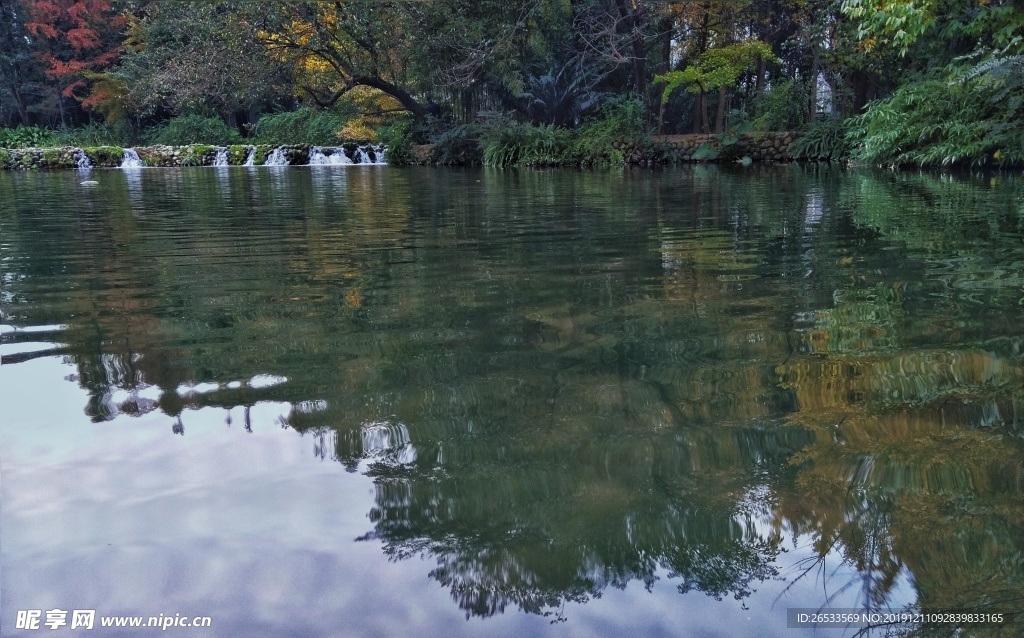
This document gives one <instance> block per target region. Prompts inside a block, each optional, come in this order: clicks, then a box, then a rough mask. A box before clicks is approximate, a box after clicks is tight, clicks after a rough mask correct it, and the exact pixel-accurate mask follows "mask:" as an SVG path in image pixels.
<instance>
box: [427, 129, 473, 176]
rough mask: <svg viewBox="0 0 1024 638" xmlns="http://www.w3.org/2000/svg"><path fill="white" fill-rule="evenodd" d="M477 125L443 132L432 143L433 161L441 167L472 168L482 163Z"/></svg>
mask: <svg viewBox="0 0 1024 638" xmlns="http://www.w3.org/2000/svg"><path fill="white" fill-rule="evenodd" d="M482 136H483V129H482V127H481V126H480V125H479V124H462V125H461V126H456V127H455V128H453V129H450V130H448V131H445V132H444V133H441V134H440V135H438V136H437V138H436V140H435V141H434V151H433V160H434V162H435V163H437V164H440V165H442V166H456V165H457V166H473V165H478V164H480V163H481V162H482V161H483V148H482V147H481V145H480V139H481V137H482Z"/></svg>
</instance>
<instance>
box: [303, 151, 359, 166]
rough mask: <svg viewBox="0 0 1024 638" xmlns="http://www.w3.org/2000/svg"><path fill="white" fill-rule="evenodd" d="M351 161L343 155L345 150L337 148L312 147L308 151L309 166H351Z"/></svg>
mask: <svg viewBox="0 0 1024 638" xmlns="http://www.w3.org/2000/svg"><path fill="white" fill-rule="evenodd" d="M351 163H352V160H350V159H349V158H348V155H345V149H343V148H338V147H331V148H326V149H324V148H321V147H319V146H314V147H313V148H311V149H309V165H310V166H344V165H346V164H351Z"/></svg>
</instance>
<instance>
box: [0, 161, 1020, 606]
mask: <svg viewBox="0 0 1024 638" xmlns="http://www.w3.org/2000/svg"><path fill="white" fill-rule="evenodd" d="M385 174H386V175H388V177H386V178H385V177H383V176H384V175H385ZM157 175H164V174H162V173H145V174H143V176H142V177H141V178H140V182H139V184H137V185H136V188H135V190H131V189H128V190H125V189H124V188H121V187H119V186H118V185H117V183H116V180H115V179H113V178H112V180H111V181H110V183H108V184H106V185H103V186H101V188H100V189H99V190H98V191H97V192H96V194H97V195H98V196H99V197H97V198H95V199H89V198H88V197H86V198H85V199H83V200H82V201H81V203H80V204H79V209H80V213H79V214H78V216H77V218H76V224H73V225H69V224H68V223H66V219H63V218H58V217H53V218H51V217H49V216H47V215H42V216H41V217H38V216H36V215H35V212H34V211H35V209H36V208H39V207H40V206H41V204H40V203H39V202H33V200H32V197H34V196H35V195H33V193H36V192H37V191H34V190H33V189H32V188H27V187H26V188H22V189H21V192H22V193H23V199H22V200H19V203H18V204H17V205H14V204H12V203H11V201H12V200H3V199H0V215H2V216H0V224H2V225H3V228H2V231H3V236H4V237H5V238H7V237H10V238H12V239H11V240H10V241H11V243H10V244H8V245H9V246H13V248H11V249H6V250H15V251H20V252H18V253H16V254H11V253H9V252H8V253H7V254H5V257H6V256H11V257H12V258H11V259H9V260H8V261H6V262H4V264H5V265H4V268H15V269H17V268H23V269H24V270H23V271H18V272H16V273H15V274H16V275H18V276H17V277H13V278H11V277H7V278H5V279H4V280H3V282H4V283H3V286H4V290H3V292H4V294H5V295H6V297H5V298H8V297H9V298H10V299H12V300H13V301H9V302H5V303H4V308H3V311H4V313H5V316H7V315H9V316H10V321H11V322H13V323H20V324H25V325H40V324H46V323H50V324H59V323H64V324H67V326H66V328H65V329H64V330H62V331H61V333H60V335H59V336H53V337H52V338H53V339H54V340H60V341H61V342H62V343H64V344H66V345H65V346H63V348H62V349H61V350H60V351H59V352H60V353H61V354H64V355H66V356H68V357H69V358H70V359H71V360H72V361H74V363H75V365H76V366H77V368H78V382H79V383H81V384H82V385H83V386H84V387H85V388H87V389H88V390H89V392H90V397H91V398H90V402H89V406H87V413H88V414H89V415H90V416H91V417H93V418H94V419H95V420H104V419H108V418H111V416H112V415H113V414H114V413H115V412H120V413H129V414H132V413H135V414H138V413H144V412H146V411H157V410H159V411H161V412H163V413H165V414H167V415H171V416H173V417H175V418H176V419H177V417H180V416H181V415H182V413H183V412H184V411H187V410H190V409H196V408H202V407H206V406H217V407H223V408H231V407H234V406H243V407H244V413H246V414H248V407H249V406H253V405H255V404H257V403H259V402H261V401H268V400H273V401H280V402H287V403H289V404H291V406H292V408H291V409H292V411H291V414H290V415H289V416H288V419H287V423H288V425H289V426H290V427H293V428H294V429H295V430H296V431H298V432H299V433H307V432H308V433H309V434H310V438H312V439H313V442H312V445H313V446H314V449H315V452H316V454H317V456H318V457H319V458H332V459H336V460H338V461H339V462H341V463H342V464H344V465H345V466H346V468H348V469H350V470H352V471H356V470H359V469H363V470H365V471H366V472H367V474H369V475H370V476H371V477H372V478H373V480H374V482H375V486H376V501H375V505H374V508H373V510H372V512H371V519H372V521H373V531H372V532H371V533H370V534H369V535H368V537H374V538H379V539H380V540H381V541H382V542H383V543H384V546H385V549H386V551H387V552H388V553H389V554H390V555H391V556H393V557H395V558H404V557H407V556H412V555H423V554H426V555H429V556H431V557H432V558H433V559H434V560H435V561H436V565H435V567H434V569H433V571H432V572H431V575H432V577H433V578H435V579H436V580H437V581H438V582H441V583H443V584H444V585H445V586H446V587H448V588H449V589H450V591H451V592H452V595H453V597H454V598H455V599H456V600H457V602H458V604H459V605H460V607H461V608H462V609H464V610H465V611H466V613H467V614H470V615H482V616H487V615H492V614H495V613H499V612H501V611H502V610H504V609H506V608H509V607H512V608H521V609H524V610H528V611H531V612H537V613H554V614H556V618H561V617H562V616H558V615H557V614H559V613H560V612H559V611H558V610H559V609H560V608H561V606H562V605H563V604H564V603H565V602H566V601H573V600H588V599H590V598H594V597H597V596H599V595H601V592H602V591H604V590H605V589H606V588H608V587H624V586H626V584H627V583H629V582H631V581H634V580H635V581H638V582H642V583H644V584H645V585H647V586H654V582H655V580H656V579H657V578H658V576H659V575H663V576H664V575H668V577H669V578H670V579H671V580H672V583H673V585H674V586H676V587H678V588H679V590H680V591H682V592H688V591H703V592H706V593H707V594H709V595H712V596H716V597H724V596H735V597H738V598H744V597H746V596H749V595H751V593H752V592H753V591H754V590H755V589H756V588H757V586H758V583H759V582H760V581H762V580H764V579H766V578H773V577H776V576H777V575H778V574H777V573H776V569H777V560H776V559H777V557H778V554H779V552H781V551H782V549H781V548H782V538H783V536H784V535H786V534H790V533H795V534H798V535H808V536H810V537H811V538H813V539H814V543H815V547H816V549H817V550H818V552H819V554H820V556H821V557H825V556H829V557H831V556H833V555H835V554H830V553H829V552H830V550H834V551H835V552H838V553H839V554H840V555H841V556H843V557H844V558H845V559H846V560H847V561H848V563H849V564H850V565H852V566H853V567H855V568H856V569H857V570H858V573H859V574H860V577H861V579H860V580H858V581H856V582H853V583H849V584H847V583H840V584H839V586H840V587H843V586H849V587H858V588H859V590H860V591H861V592H862V594H863V600H864V602H865V604H867V605H869V606H884V605H885V604H887V603H888V602H890V601H891V600H892V598H893V595H894V591H895V587H896V585H897V584H898V583H899V582H901V581H903V582H906V581H907V580H908V579H910V580H912V582H913V586H914V587H915V588H916V590H917V595H918V604H919V605H920V606H922V607H924V608H929V609H943V608H967V609H982V608H986V607H998V606H999V605H1001V604H1004V603H1006V602H1007V601H1013V600H1020V598H1021V587H1020V575H1021V574H1022V573H1024V565H1021V559H1020V556H1021V549H1022V548H1021V547H1020V540H1019V539H1020V538H1024V514H1022V512H1024V503H1022V500H1021V493H1022V491H1024V490H1022V485H1024V483H1022V470H1021V465H1020V459H1021V458H1022V450H1021V447H1020V444H1019V441H1018V438H1019V433H1020V425H1019V424H1020V417H1019V416H1018V415H1019V410H1020V409H1021V407H1020V406H1021V405H1022V403H1021V401H1022V395H1021V390H1022V387H1024V368H1022V364H1021V358H1020V353H1021V351H1022V347H1024V346H1022V344H1024V341H1022V336H1021V335H1020V334H1019V330H1018V328H1017V326H1018V322H1017V321H1016V319H1015V318H1016V317H1017V316H1018V315H1019V305H1018V301H1019V297H1020V290H1019V285H1018V284H1019V282H1018V281H1017V279H1016V276H1017V275H1015V274H1014V272H1015V271H1014V269H1013V268H1012V267H1011V266H1013V264H1019V263H1024V254H1022V253H1024V249H1022V248H1021V242H1020V230H1019V224H1018V223H1017V222H1014V223H1010V222H1011V221H1012V219H1011V217H1010V216H1009V213H1008V212H1006V210H1003V208H999V209H998V210H999V211H1000V212H999V215H1000V220H1002V221H1001V222H1000V223H1001V224H1002V225H1000V224H995V225H992V224H988V225H985V226H984V228H981V229H980V230H978V231H977V234H976V235H972V232H974V231H973V230H972V228H973V226H971V225H968V224H963V223H959V222H958V221H957V218H956V216H955V215H953V214H952V211H953V210H955V209H957V208H959V207H973V208H977V209H982V210H988V209H990V208H992V207H993V206H994V207H1001V206H1004V204H1005V202H1004V200H1005V199H1006V198H1008V197H1009V199H1010V200H1012V199H1013V197H1012V196H1013V195H1014V193H1015V192H1016V191H1014V190H1013V189H1010V190H1002V189H1007V188H1009V187H1007V186H1005V185H1004V186H1000V187H999V188H996V189H994V190H986V189H985V188H984V187H983V185H982V186H979V185H977V184H972V183H971V182H957V181H951V180H938V181H936V180H934V179H933V178H929V177H921V178H913V179H912V180H911V182H912V184H911V186H912V187H913V189H912V190H911V195H901V194H900V193H901V192H902V191H901V189H902V188H903V186H904V184H900V183H897V184H893V183H891V181H887V180H893V179H897V178H890V177H886V176H878V175H862V174H848V175H841V174H838V173H834V172H828V171H821V170H819V169H806V170H804V169H799V168H788V169H780V170H778V171H775V170H754V169H752V170H751V171H750V172H746V173H741V174H737V173H733V172H730V171H728V170H718V169H699V170H693V171H681V172H679V173H664V174H656V175H648V174H644V175H643V176H642V177H641V176H638V175H636V174H633V173H630V172H625V173H623V174H621V175H615V176H613V177H611V178H610V177H609V175H608V174H603V173H601V174H599V173H579V174H577V173H569V172H530V171H522V172H504V173H496V172H487V171H479V172H477V171H472V172H470V171H458V170H452V171H446V172H428V171H418V170H416V169H413V170H410V171H402V172H396V173H384V172H376V171H372V172H371V171H352V172H327V171H323V172H317V171H314V170H310V171H300V170H296V171H288V172H275V173H266V174H263V173H241V172H220V171H218V172H212V171H206V172H202V171H195V172H188V171H183V172H182V173H180V174H179V173H173V174H172V173H168V174H166V175H167V176H166V177H157ZM174 175H188V178H187V179H182V180H180V181H177V180H176V179H175V178H174ZM0 179H11V178H9V177H5V176H0ZM478 180H480V181H478ZM73 188H74V185H73V184H71V185H69V190H68V192H66V193H63V194H62V193H61V192H59V189H57V190H58V192H56V193H53V192H49V191H47V190H45V189H43V190H39V191H38V193H39V196H40V197H43V196H47V197H51V198H55V199H60V198H62V197H63V198H75V197H78V196H79V193H78V192H77V191H74V190H73ZM104 188H106V189H108V190H106V191H104V190H102V189H104ZM140 188H141V190H139V189H140ZM119 189H120V190H119ZM136 191H137V192H136ZM878 201H882V202H883V203H884V205H882V206H877V205H876V202H878ZM152 202H155V203H157V205H153V203H152ZM936 202H938V203H936ZM989 204H991V206H990V205H989ZM933 205H934V206H933ZM1011 208H1012V207H1011ZM933 209H934V210H933ZM1007 210H1009V209H1007ZM936 211H938V212H936ZM939 213H941V214H939ZM36 229H39V230H40V231H45V232H46V234H45V235H43V234H42V232H36ZM44 237H45V239H44ZM979 237H980V238H982V239H984V243H982V244H979V243H978V242H977V241H976V240H977V239H978V238H979ZM950 255H953V257H950ZM12 264H13V265H12ZM985 273H988V274H985ZM19 277H20V278H19ZM51 289H53V290H60V291H66V292H62V294H64V295H65V297H63V298H61V299H58V300H56V301H54V299H53V297H52V296H47V295H48V293H47V291H48V290H51ZM68 317H71V318H70V319H69V318H68ZM6 338H8V337H5V339H6ZM12 338H21V337H19V336H17V335H16V336H15V337H12ZM51 354H52V353H51ZM26 356H33V355H26ZM40 356H42V355H40ZM8 361H9V360H8V359H5V361H4V363H5V364H6V363H8ZM259 375H275V376H276V377H278V378H280V379H287V382H286V383H280V384H275V385H270V386H268V385H265V384H262V385H261V384H258V383H253V382H252V381H253V380H254V379H256V378H257V377H259ZM199 386H205V387H204V388H203V389H202V391H198V390H197V391H194V392H193V391H189V392H184V391H183V392H181V393H179V392H178V390H179V389H180V388H185V389H189V388H192V389H195V388H197V387H199ZM153 388H157V389H159V390H160V392H159V393H152V392H150V390H152V389H153ZM185 417H186V418H184V419H182V422H183V423H184V426H185V428H186V430H188V429H189V424H188V418H187V415H185ZM176 419H175V424H177V423H178V421H177V420H176ZM243 420H245V421H246V425H249V423H248V420H247V419H244V417H243ZM1015 437H1018V438H1015ZM817 566H818V564H812V565H809V567H810V568H811V569H812V570H813V569H814V568H815V567H817ZM782 576H788V575H782ZM808 577H811V576H810V575H809V576H808Z"/></svg>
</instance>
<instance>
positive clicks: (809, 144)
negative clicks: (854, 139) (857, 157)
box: [789, 117, 851, 161]
mask: <svg viewBox="0 0 1024 638" xmlns="http://www.w3.org/2000/svg"><path fill="white" fill-rule="evenodd" d="M849 126H850V120H848V119H846V120H844V119H842V118H838V117H833V118H828V119H826V120H823V121H821V122H817V123H815V124H814V125H813V126H811V127H810V128H809V129H807V131H806V132H805V133H804V134H803V135H802V136H800V137H798V138H797V139H795V140H793V143H792V144H790V145H789V155H790V156H791V157H793V158H794V159H808V160H831V161H842V160H845V159H848V158H849V156H850V151H851V148H850V140H849V138H848V136H847V131H848V129H849Z"/></svg>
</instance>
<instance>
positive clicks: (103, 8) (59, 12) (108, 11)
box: [25, 0, 125, 123]
mask: <svg viewBox="0 0 1024 638" xmlns="http://www.w3.org/2000/svg"><path fill="white" fill-rule="evenodd" d="M25 4H26V5H27V8H28V20H27V22H26V24H25V28H26V30H27V31H28V32H29V34H30V35H32V36H33V38H35V41H36V45H37V55H38V56H39V59H40V60H41V61H42V63H43V67H44V70H45V72H46V76H47V77H48V78H50V79H51V80H53V81H54V82H55V83H56V87H55V89H56V92H57V100H58V102H59V103H60V107H61V108H60V112H61V123H65V121H64V119H65V116H64V104H63V98H66V97H74V98H76V99H81V98H80V97H79V96H80V95H81V93H82V92H83V90H84V89H85V86H86V77H85V76H86V74H88V73H90V72H93V73H95V72H99V71H102V70H103V69H105V68H106V67H108V66H110V64H111V63H113V62H114V60H116V59H117V55H118V53H119V52H120V49H121V46H120V42H121V30H122V29H123V27H124V25H125V19H124V17H123V16H121V15H119V14H118V13H116V12H115V11H114V10H113V9H112V8H111V5H110V2H107V1H106V0H27V1H26V2H25ZM86 106H88V105H86Z"/></svg>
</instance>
